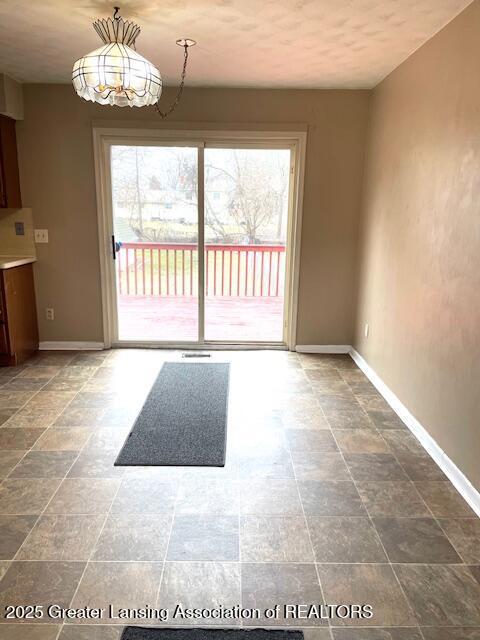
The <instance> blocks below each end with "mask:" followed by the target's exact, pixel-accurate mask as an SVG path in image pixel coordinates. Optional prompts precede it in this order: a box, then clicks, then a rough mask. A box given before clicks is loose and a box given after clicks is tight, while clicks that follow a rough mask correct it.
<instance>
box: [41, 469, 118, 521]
mask: <svg viewBox="0 0 480 640" xmlns="http://www.w3.org/2000/svg"><path fill="white" fill-rule="evenodd" d="M119 485H120V481H119V480H114V479H91V478H88V479H72V478H67V479H65V480H63V482H62V484H61V485H60V487H59V488H58V491H57V493H56V494H55V495H54V497H53V499H52V501H51V502H50V504H49V505H48V508H47V509H46V513H52V514H78V515H87V514H90V515H95V514H106V513H108V511H109V509H110V506H111V504H112V501H113V499H114V497H115V494H116V493H117V491H118V488H119Z"/></svg>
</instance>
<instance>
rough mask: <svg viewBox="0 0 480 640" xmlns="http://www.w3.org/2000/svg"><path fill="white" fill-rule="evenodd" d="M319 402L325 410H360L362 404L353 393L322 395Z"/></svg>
mask: <svg viewBox="0 0 480 640" xmlns="http://www.w3.org/2000/svg"><path fill="white" fill-rule="evenodd" d="M319 402H320V406H321V408H322V409H323V410H324V412H328V411H332V410H337V411H359V410H360V408H361V405H360V404H359V403H358V400H357V398H356V397H355V396H354V395H353V393H350V394H349V395H347V394H345V395H334V394H331V395H322V396H321V397H320V398H319ZM327 417H328V416H327Z"/></svg>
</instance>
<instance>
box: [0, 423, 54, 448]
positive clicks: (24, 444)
mask: <svg viewBox="0 0 480 640" xmlns="http://www.w3.org/2000/svg"><path fill="white" fill-rule="evenodd" d="M44 431H45V429H43V428H41V429H31V428H29V427H26V428H24V429H13V428H10V427H2V428H1V429H0V449H2V450H8V449H16V450H19V449H23V450H25V449H30V447H32V446H33V445H34V444H35V442H36V441H37V440H38V438H39V437H40V436H41V435H42V433H43V432H44Z"/></svg>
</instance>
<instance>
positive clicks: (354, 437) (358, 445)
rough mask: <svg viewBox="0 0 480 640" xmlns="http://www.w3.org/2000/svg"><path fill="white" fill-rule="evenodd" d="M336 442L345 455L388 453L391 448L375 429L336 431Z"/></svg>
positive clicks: (334, 433)
mask: <svg viewBox="0 0 480 640" xmlns="http://www.w3.org/2000/svg"><path fill="white" fill-rule="evenodd" d="M333 435H334V437H335V440H336V441H337V444H338V446H339V448H340V451H342V452H343V453H388V452H389V447H388V445H387V443H386V442H385V440H384V439H383V438H382V436H381V435H380V434H379V433H378V432H376V431H374V430H373V429H336V430H334V432H333Z"/></svg>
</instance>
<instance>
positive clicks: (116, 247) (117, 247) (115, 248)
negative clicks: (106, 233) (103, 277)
mask: <svg viewBox="0 0 480 640" xmlns="http://www.w3.org/2000/svg"><path fill="white" fill-rule="evenodd" d="M121 248H122V243H121V242H115V236H112V258H113V259H114V260H116V259H117V253H118V252H119V251H120V249H121Z"/></svg>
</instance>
